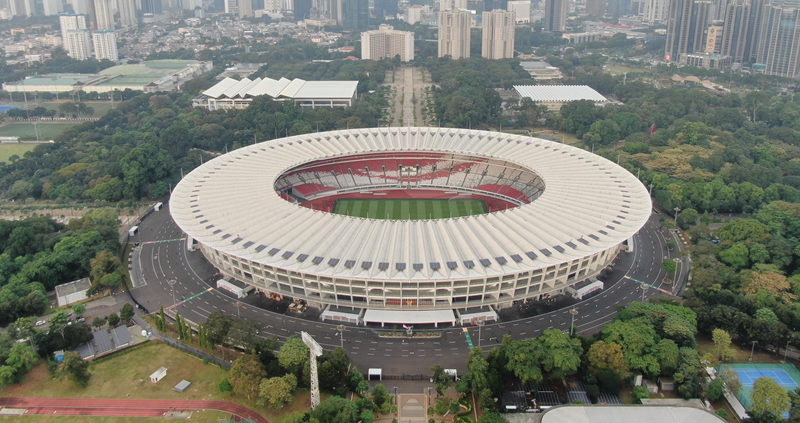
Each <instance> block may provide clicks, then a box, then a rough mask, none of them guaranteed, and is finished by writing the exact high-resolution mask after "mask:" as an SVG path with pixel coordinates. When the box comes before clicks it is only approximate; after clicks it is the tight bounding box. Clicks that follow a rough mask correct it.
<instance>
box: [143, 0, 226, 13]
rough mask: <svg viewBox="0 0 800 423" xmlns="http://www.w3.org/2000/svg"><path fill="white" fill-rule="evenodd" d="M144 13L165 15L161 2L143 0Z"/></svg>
mask: <svg viewBox="0 0 800 423" xmlns="http://www.w3.org/2000/svg"><path fill="white" fill-rule="evenodd" d="M225 3H226V5H227V3H228V0H226V1H225ZM226 12H227V10H226ZM142 13H150V14H152V15H160V14H162V13H164V10H163V7H162V5H161V0H142Z"/></svg>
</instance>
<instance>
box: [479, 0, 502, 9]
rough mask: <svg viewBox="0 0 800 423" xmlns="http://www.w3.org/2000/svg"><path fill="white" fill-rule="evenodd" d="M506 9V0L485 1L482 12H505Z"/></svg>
mask: <svg viewBox="0 0 800 423" xmlns="http://www.w3.org/2000/svg"><path fill="white" fill-rule="evenodd" d="M506 9H508V0H486V1H485V2H484V6H483V10H484V11H485V12H491V11H492V10H506Z"/></svg>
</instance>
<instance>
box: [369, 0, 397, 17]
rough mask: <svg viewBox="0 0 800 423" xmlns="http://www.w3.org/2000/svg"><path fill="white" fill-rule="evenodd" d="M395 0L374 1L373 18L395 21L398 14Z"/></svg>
mask: <svg viewBox="0 0 800 423" xmlns="http://www.w3.org/2000/svg"><path fill="white" fill-rule="evenodd" d="M398 3H399V2H398V1H397V0H375V9H374V11H375V16H377V17H378V18H379V19H380V18H384V19H395V18H396V17H397V12H398Z"/></svg>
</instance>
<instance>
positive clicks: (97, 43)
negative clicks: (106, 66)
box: [92, 30, 119, 62]
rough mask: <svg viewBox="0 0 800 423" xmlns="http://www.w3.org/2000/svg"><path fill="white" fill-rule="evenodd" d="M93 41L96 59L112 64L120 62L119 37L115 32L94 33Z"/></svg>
mask: <svg viewBox="0 0 800 423" xmlns="http://www.w3.org/2000/svg"><path fill="white" fill-rule="evenodd" d="M92 41H94V57H95V59H97V60H103V59H108V60H111V61H112V62H116V61H117V60H119V54H117V36H116V34H115V33H114V31H113V30H112V31H94V32H92Z"/></svg>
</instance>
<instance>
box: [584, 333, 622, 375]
mask: <svg viewBox="0 0 800 423" xmlns="http://www.w3.org/2000/svg"><path fill="white" fill-rule="evenodd" d="M586 358H587V359H588V360H589V374H592V375H594V376H597V374H598V373H600V372H601V371H603V370H607V369H609V370H614V371H616V372H617V373H619V374H620V375H627V374H628V364H627V363H626V362H625V355H624V354H623V352H622V347H621V346H620V345H619V344H617V343H616V342H608V343H606V342H604V341H597V342H595V343H594V344H592V346H591V347H589V352H588V353H587V354H586Z"/></svg>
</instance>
